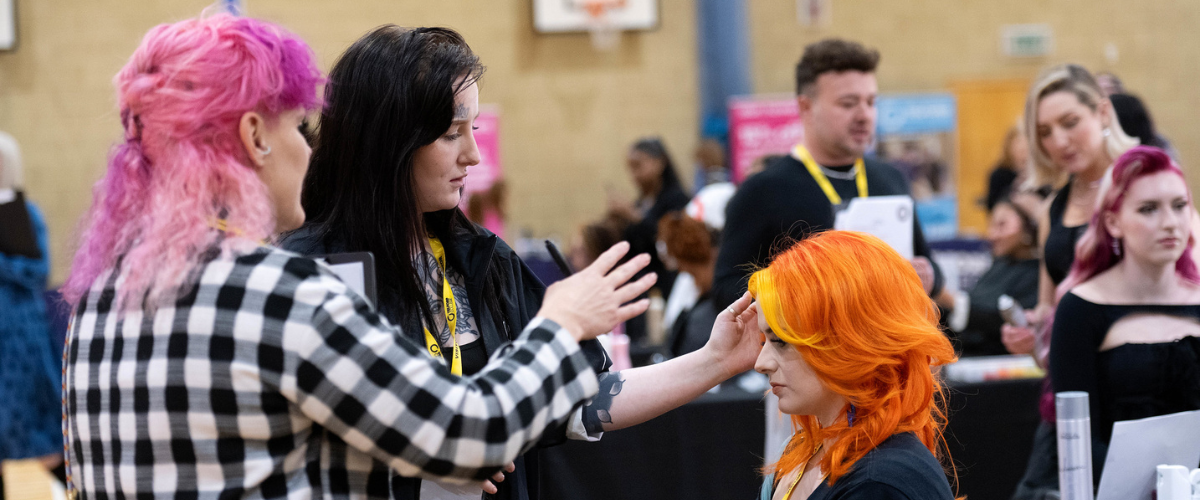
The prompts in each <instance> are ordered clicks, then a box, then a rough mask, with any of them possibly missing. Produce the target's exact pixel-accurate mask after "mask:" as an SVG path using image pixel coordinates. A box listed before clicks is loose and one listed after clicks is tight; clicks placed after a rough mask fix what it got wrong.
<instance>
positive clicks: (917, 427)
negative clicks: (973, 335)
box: [749, 231, 955, 500]
mask: <svg viewBox="0 0 1200 500" xmlns="http://www.w3.org/2000/svg"><path fill="white" fill-rule="evenodd" d="M749 287H750V293H751V295H753V296H754V298H755V299H756V300H757V302H756V305H755V310H757V312H758V327H759V329H761V330H762V332H763V333H764V334H765V337H766V338H765V340H766V341H765V342H764V343H763V347H762V351H761V352H760V353H759V355H758V360H757V361H756V362H755V364H754V369H755V370H756V371H758V372H759V373H762V374H765V375H767V377H768V379H769V381H770V384H771V392H772V393H773V394H775V395H776V396H778V397H779V410H780V411H782V412H783V413H785V414H788V415H791V416H792V423H793V427H794V428H795V429H796V432H795V434H793V435H792V436H791V438H789V441H788V444H787V446H786V447H785V448H784V451H783V455H782V457H780V459H779V461H778V462H777V463H775V464H770V465H767V466H766V468H765V472H766V473H767V477H766V478H764V480H763V485H762V490H761V494H760V496H759V498H760V499H762V500H803V499H808V500H832V499H844V500H890V499H895V500H902V499H904V500H910V499H923V500H950V499H951V498H953V496H952V495H951V493H950V484H949V482H948V481H947V478H946V475H947V473H948V471H953V465H951V464H949V463H948V462H949V460H946V462H947V464H946V468H945V469H943V466H942V464H941V463H939V460H938V458H939V453H938V450H939V442H941V441H942V429H943V428H944V427H945V425H946V412H945V407H944V405H945V394H944V393H943V392H942V382H941V380H940V376H939V375H938V373H939V372H940V370H939V369H938V368H937V367H939V366H942V365H945V364H947V363H953V362H954V361H955V357H954V348H953V347H951V345H950V341H949V340H947V339H946V336H945V335H943V334H942V332H941V330H940V328H939V327H938V312H937V308H935V307H933V304H932V303H931V302H930V301H929V296H928V294H927V293H926V292H925V289H924V286H923V285H922V284H921V280H920V278H919V277H918V276H917V273H916V272H914V270H913V268H912V265H911V264H910V263H908V262H907V261H905V260H904V259H903V258H901V257H900V255H899V254H897V253H896V251H895V250H892V248H891V247H889V246H888V245H887V244H886V243H884V242H883V241H881V240H880V239H879V238H876V237H874V236H871V235H868V234H865V233H857V232H851V231H825V232H822V233H818V234H816V235H814V236H812V237H810V238H808V239H805V240H801V241H799V242H797V243H795V244H794V245H792V246H791V248H788V249H786V250H784V251H783V252H781V253H780V254H779V255H778V256H776V257H775V260H774V261H772V262H771V265H770V266H768V267H767V268H766V269H763V270H761V271H758V272H756V273H754V275H753V276H751V278H750V284H749ZM848 304H853V305H854V307H847V305H848ZM943 445H944V444H943Z"/></svg>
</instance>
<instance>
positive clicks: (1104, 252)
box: [1050, 146, 1200, 482]
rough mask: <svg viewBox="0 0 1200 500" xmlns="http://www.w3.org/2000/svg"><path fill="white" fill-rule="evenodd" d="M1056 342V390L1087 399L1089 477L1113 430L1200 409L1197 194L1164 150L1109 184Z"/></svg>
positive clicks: (1079, 259)
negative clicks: (1078, 393) (1193, 195)
mask: <svg viewBox="0 0 1200 500" xmlns="http://www.w3.org/2000/svg"><path fill="white" fill-rule="evenodd" d="M1102 189H1103V192H1102V194H1101V199H1100V206H1099V207H1098V208H1097V209H1096V213H1095V214H1094V215H1093V216H1092V221H1091V224H1089V225H1088V229H1087V232H1086V233H1084V235H1083V237H1082V238H1080V241H1079V247H1078V248H1077V250H1076V257H1075V263H1074V264H1073V265H1072V266H1071V273H1070V274H1069V275H1068V276H1067V278H1066V279H1065V280H1064V281H1063V283H1062V285H1061V286H1059V288H1058V293H1059V295H1060V296H1061V298H1060V300H1059V303H1058V309H1057V311H1056V313H1055V317H1054V330H1053V334H1052V336H1051V347H1050V372H1051V374H1053V379H1052V381H1053V385H1054V391H1055V392H1061V391H1084V392H1087V393H1088V395H1089V397H1088V402H1089V404H1090V405H1091V413H1090V415H1091V423H1092V432H1091V434H1092V441H1093V444H1092V455H1093V457H1095V458H1094V459H1093V461H1092V464H1093V465H1092V471H1093V474H1094V479H1095V480H1096V481H1097V482H1098V481H1099V479H1100V475H1101V473H1102V472H1103V467H1104V457H1105V456H1106V454H1107V449H1108V444H1109V440H1110V438H1111V435H1112V430H1113V422H1116V421H1120V420H1135V419H1142V418H1148V417H1154V416H1158V415H1166V414H1170V413H1176V412H1182V411H1191V410H1197V409H1200V270H1198V269H1197V267H1196V261H1195V259H1194V255H1193V254H1192V251H1191V250H1192V248H1193V247H1194V246H1195V235H1194V234H1193V232H1192V220H1191V219H1192V218H1193V217H1194V214H1193V210H1192V206H1191V193H1190V192H1189V190H1188V187H1187V182H1186V181H1185V179H1184V175H1183V171H1182V170H1181V169H1180V168H1179V166H1178V165H1176V164H1175V163H1174V162H1172V161H1171V158H1170V157H1169V156H1168V155H1167V154H1166V153H1165V152H1164V151H1162V150H1160V149H1157V148H1152V147H1147V146H1139V147H1136V148H1133V149H1131V150H1129V151H1128V152H1126V153H1125V154H1124V155H1122V156H1121V157H1120V158H1118V159H1117V162H1116V164H1115V165H1114V166H1113V168H1112V171H1111V174H1110V175H1109V176H1107V177H1106V178H1105V186H1104V188H1102Z"/></svg>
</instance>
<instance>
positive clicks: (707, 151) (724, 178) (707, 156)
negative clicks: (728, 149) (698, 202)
mask: <svg viewBox="0 0 1200 500" xmlns="http://www.w3.org/2000/svg"><path fill="white" fill-rule="evenodd" d="M694 156H695V160H696V174H695V175H696V178H695V181H694V182H693V183H692V187H693V188H695V190H696V191H700V190H701V189H702V188H704V187H705V186H708V185H710V184H717V183H724V182H729V181H730V178H729V166H728V165H727V164H726V161H725V146H723V145H722V144H721V141H718V140H716V139H713V138H711V137H706V138H704V139H701V140H700V144H698V145H696V154H695V155H694Z"/></svg>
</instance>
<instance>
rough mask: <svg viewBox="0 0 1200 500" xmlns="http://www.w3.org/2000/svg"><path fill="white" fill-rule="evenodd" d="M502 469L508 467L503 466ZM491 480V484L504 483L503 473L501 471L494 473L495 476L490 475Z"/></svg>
mask: <svg viewBox="0 0 1200 500" xmlns="http://www.w3.org/2000/svg"><path fill="white" fill-rule="evenodd" d="M504 468H505V469H507V468H508V466H505V467H504ZM491 479H492V483H499V482H502V481H504V471H503V470H500V471H496V473H495V474H492V477H491Z"/></svg>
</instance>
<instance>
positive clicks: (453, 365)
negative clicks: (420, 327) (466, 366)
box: [425, 236, 462, 377]
mask: <svg viewBox="0 0 1200 500" xmlns="http://www.w3.org/2000/svg"><path fill="white" fill-rule="evenodd" d="M429 246H430V247H431V248H433V257H434V259H437V263H438V268H439V269H441V271H442V312H444V313H446V324H447V325H449V326H450V341H451V342H452V343H453V344H454V348H453V355H452V358H451V359H452V361H451V362H450V373H453V374H455V375H458V376H460V377H461V376H462V351H461V350H460V349H459V348H458V333H457V329H456V327H457V326H458V302H457V301H455V300H454V290H452V289H451V288H450V277H449V276H448V275H447V274H446V249H445V247H443V246H442V241H441V240H439V239H437V238H434V237H432V236H431V237H429ZM425 347H426V348H427V349H429V355H430V356H433V357H434V358H442V359H443V360H445V357H444V355H443V354H442V346H441V345H440V344H438V340H437V337H436V336H434V335H433V333H432V332H430V331H429V329H428V328H426V329H425Z"/></svg>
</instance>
